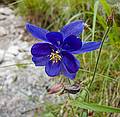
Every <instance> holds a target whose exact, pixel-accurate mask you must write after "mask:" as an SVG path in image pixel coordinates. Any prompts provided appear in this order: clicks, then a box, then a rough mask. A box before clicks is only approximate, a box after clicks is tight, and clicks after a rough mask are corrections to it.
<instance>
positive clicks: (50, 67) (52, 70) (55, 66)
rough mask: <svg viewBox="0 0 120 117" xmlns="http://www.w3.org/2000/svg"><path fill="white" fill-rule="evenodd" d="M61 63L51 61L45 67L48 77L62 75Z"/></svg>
mask: <svg viewBox="0 0 120 117" xmlns="http://www.w3.org/2000/svg"><path fill="white" fill-rule="evenodd" d="M60 63H61V62H60V61H59V62H57V63H53V62H52V61H49V62H48V63H47V64H46V66H45V72H46V73H47V74H48V76H51V77H53V76H57V75H59V74H60Z"/></svg>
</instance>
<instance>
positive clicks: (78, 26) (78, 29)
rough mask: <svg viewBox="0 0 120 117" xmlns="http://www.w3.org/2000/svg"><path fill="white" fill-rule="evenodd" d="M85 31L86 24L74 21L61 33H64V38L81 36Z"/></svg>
mask: <svg viewBox="0 0 120 117" xmlns="http://www.w3.org/2000/svg"><path fill="white" fill-rule="evenodd" d="M83 29H84V22H83V21H82V20H77V21H73V22H71V23H70V24H68V25H65V26H64V27H63V28H62V29H61V31H60V32H62V33H63V35H64V38H66V37H68V36H69V35H75V36H79V35H80V34H81V33H82V31H83Z"/></svg>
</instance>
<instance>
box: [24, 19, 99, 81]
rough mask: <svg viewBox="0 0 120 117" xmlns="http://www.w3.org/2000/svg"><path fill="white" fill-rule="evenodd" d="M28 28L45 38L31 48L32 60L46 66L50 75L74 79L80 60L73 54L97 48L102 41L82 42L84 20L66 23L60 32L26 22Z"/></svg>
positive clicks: (35, 35) (39, 36)
mask: <svg viewBox="0 0 120 117" xmlns="http://www.w3.org/2000/svg"><path fill="white" fill-rule="evenodd" d="M26 29H27V31H28V32H30V33H31V34H32V35H33V36H34V37H35V38H38V39H41V40H43V42H39V43H36V44H34V45H33V46H32V48H31V54H32V61H33V62H34V64H35V65H36V66H45V71H46V73H47V74H48V76H51V77H53V76H57V75H61V74H63V75H64V76H66V77H68V78H70V79H74V78H75V76H76V73H77V71H78V70H79V68H80V62H79V61H78V60H77V59H76V58H75V57H74V56H73V55H72V54H82V53H85V52H90V51H93V50H96V49H98V48H99V47H100V44H101V42H82V41H81V39H80V38H79V35H80V34H81V33H82V31H83V29H84V22H83V21H81V20H77V21H74V22H71V23H70V24H68V25H65V26H64V27H63V28H62V29H61V30H60V32H49V31H48V30H45V29H43V28H40V27H37V26H35V25H32V24H29V23H27V24H26Z"/></svg>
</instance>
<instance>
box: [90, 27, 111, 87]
mask: <svg viewBox="0 0 120 117" xmlns="http://www.w3.org/2000/svg"><path fill="white" fill-rule="evenodd" d="M110 29H111V27H107V29H106V32H105V34H104V36H103V39H102V43H101V46H100V50H99V53H98V57H97V61H96V65H95V69H94V72H93V77H92V80H91V82H90V84H89V86H88V88H90V87H91V86H92V83H93V81H94V79H95V75H96V71H97V66H98V62H99V59H100V55H101V51H102V47H103V43H104V41H105V39H106V37H107V34H108V33H109V31H110Z"/></svg>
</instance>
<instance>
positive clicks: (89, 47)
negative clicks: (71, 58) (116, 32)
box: [71, 42, 102, 54]
mask: <svg viewBox="0 0 120 117" xmlns="http://www.w3.org/2000/svg"><path fill="white" fill-rule="evenodd" d="M101 43H102V42H85V43H84V42H83V45H82V47H81V49H80V50H77V51H74V52H71V53H72V54H82V53H85V52H90V51H93V50H96V49H98V48H99V47H100V45H101Z"/></svg>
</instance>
